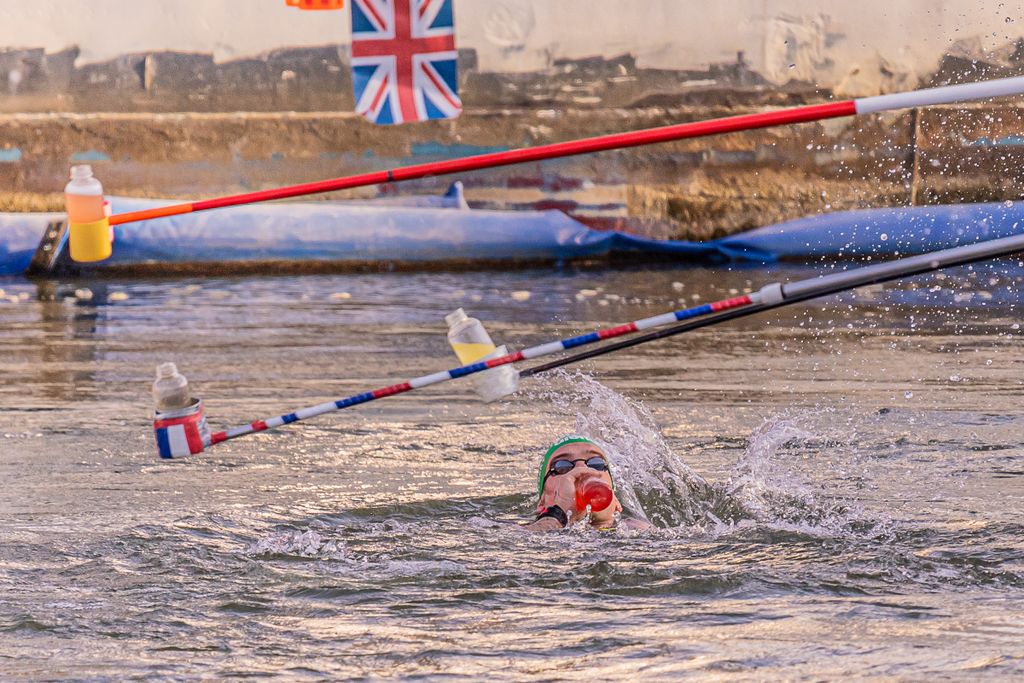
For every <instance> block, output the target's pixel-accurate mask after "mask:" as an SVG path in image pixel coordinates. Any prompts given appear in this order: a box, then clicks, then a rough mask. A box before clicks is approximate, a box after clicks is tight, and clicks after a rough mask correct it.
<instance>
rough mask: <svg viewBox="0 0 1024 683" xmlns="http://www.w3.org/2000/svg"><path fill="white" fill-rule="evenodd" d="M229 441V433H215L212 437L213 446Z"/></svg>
mask: <svg viewBox="0 0 1024 683" xmlns="http://www.w3.org/2000/svg"><path fill="white" fill-rule="evenodd" d="M227 440H228V433H227V432H214V433H213V434H211V435H210V443H211V444H215V443H220V442H221V441H227Z"/></svg>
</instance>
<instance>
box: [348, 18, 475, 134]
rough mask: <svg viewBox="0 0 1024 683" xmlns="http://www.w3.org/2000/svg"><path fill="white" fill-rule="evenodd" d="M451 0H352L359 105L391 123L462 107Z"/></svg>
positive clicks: (442, 115) (445, 114)
mask: <svg viewBox="0 0 1024 683" xmlns="http://www.w3.org/2000/svg"><path fill="white" fill-rule="evenodd" d="M452 4H453V0H352V84H353V87H354V88H355V96H356V111H357V112H359V113H360V114H362V115H363V116H365V117H366V118H367V119H369V120H370V121H373V122H374V123H377V124H382V125H388V124H393V123H404V122H406V121H427V120H430V119H451V118H455V117H456V116H458V115H459V112H461V111H462V101H461V100H459V92H458V83H457V80H456V57H457V53H456V51H455V20H454V14H453V11H452Z"/></svg>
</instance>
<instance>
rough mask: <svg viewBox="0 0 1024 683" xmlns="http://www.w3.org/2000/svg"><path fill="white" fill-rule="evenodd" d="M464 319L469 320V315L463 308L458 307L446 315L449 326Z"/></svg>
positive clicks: (445, 319)
mask: <svg viewBox="0 0 1024 683" xmlns="http://www.w3.org/2000/svg"><path fill="white" fill-rule="evenodd" d="M463 320H469V316H468V315H466V312H465V311H464V310H462V309H461V308H456V309H455V310H454V311H452V312H451V313H449V314H448V315H446V316H445V317H444V321H445V322H446V323H448V327H452V326H453V325H456V324H458V323H461V322H462V321H463Z"/></svg>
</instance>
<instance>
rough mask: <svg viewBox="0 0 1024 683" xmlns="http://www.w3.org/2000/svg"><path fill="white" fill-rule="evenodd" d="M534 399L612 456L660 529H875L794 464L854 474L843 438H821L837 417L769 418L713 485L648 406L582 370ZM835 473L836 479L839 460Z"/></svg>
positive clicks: (549, 383) (623, 493)
mask: <svg viewBox="0 0 1024 683" xmlns="http://www.w3.org/2000/svg"><path fill="white" fill-rule="evenodd" d="M538 397H539V398H543V399H544V400H547V401H550V402H551V403H552V404H553V405H554V407H555V409H556V410H558V411H559V412H562V413H565V414H569V415H575V431H577V432H579V433H582V434H587V435H589V436H591V437H592V438H593V439H594V440H595V441H597V442H598V443H599V444H601V445H602V446H603V447H604V449H605V451H606V453H607V454H608V456H609V458H610V460H611V462H612V467H613V470H614V472H615V480H616V493H617V496H618V497H619V499H620V500H621V501H622V504H623V507H624V508H625V509H626V512H627V514H631V515H635V516H637V517H641V518H643V519H647V520H648V521H650V522H652V523H654V524H655V525H656V526H659V527H663V528H669V529H674V530H676V531H680V532H683V533H694V532H697V533H712V534H721V533H729V532H731V531H733V530H735V529H737V528H740V529H747V528H750V527H751V526H765V527H769V528H773V529H788V530H795V531H801V532H806V533H814V534H827V535H837V534H843V533H846V532H848V531H849V530H851V528H852V527H853V526H855V525H858V524H861V523H862V522H869V523H868V527H871V526H872V523H870V521H869V520H866V519H865V517H864V515H863V512H862V510H861V509H860V507H859V506H857V505H856V504H855V503H851V502H849V501H847V500H844V499H843V497H842V496H840V495H839V493H838V492H837V491H834V490H828V489H827V488H826V484H824V483H822V482H821V481H818V480H814V479H812V478H810V477H809V476H807V475H806V473H804V472H802V471H800V468H798V467H796V466H795V464H794V461H796V462H802V461H803V460H805V459H808V458H813V457H815V456H816V455H818V454H821V453H826V452H827V453H828V454H829V457H830V458H831V459H832V460H836V459H845V460H844V464H843V465H842V467H841V469H842V470H843V471H846V470H849V469H857V467H856V465H858V464H859V463H858V462H857V456H856V453H855V449H852V448H849V449H846V450H845V451H843V450H841V449H838V448H837V445H839V444H840V443H841V441H840V440H837V439H836V438H835V437H824V436H821V435H820V434H818V433H817V431H816V427H817V426H818V425H819V424H821V423H826V424H840V425H843V424H844V421H843V420H837V419H836V415H835V414H834V413H835V411H832V410H827V409H820V410H808V411H802V412H800V413H793V414H783V415H779V416H776V417H773V418H770V419H767V420H765V422H764V423H763V424H762V425H761V426H760V427H759V428H758V429H756V430H755V431H754V432H753V434H751V436H750V440H749V443H748V445H747V448H746V450H745V452H744V454H743V456H742V457H741V458H740V459H739V461H738V462H737V464H736V466H735V467H734V469H733V471H732V474H731V475H730V477H729V478H728V480H727V481H725V482H709V481H708V480H706V479H705V478H704V477H702V476H701V475H700V474H698V473H697V472H695V471H694V470H693V469H692V468H690V467H689V466H688V465H687V464H686V463H684V462H683V461H682V459H681V458H680V457H679V456H678V455H677V454H676V453H675V452H673V450H672V449H671V447H670V446H669V444H668V443H667V442H666V440H665V437H664V436H663V434H662V433H661V431H660V430H659V428H658V425H657V423H656V421H655V419H654V417H653V416H652V415H651V413H650V411H649V410H648V409H647V408H646V407H645V406H644V405H643V404H642V403H640V402H638V401H634V400H631V399H629V398H627V397H625V396H623V395H622V394H619V393H618V392H616V391H614V390H612V389H611V388H609V387H607V386H605V385H603V384H601V383H600V382H598V381H597V380H595V379H593V378H592V377H590V376H588V375H586V374H584V373H582V372H579V371H577V372H574V373H568V372H558V373H554V374H552V375H549V376H548V377H547V378H545V379H544V381H543V384H542V388H541V389H540V391H539V393H538ZM840 428H841V429H842V428H845V429H852V427H850V426H849V425H845V426H841V427H840ZM851 434H852V432H851ZM791 456H796V457H795V458H793V457H791ZM829 466H830V467H829V470H828V473H829V474H830V475H832V474H834V473H835V471H836V469H835V463H834V462H831V461H830V462H829ZM860 474H862V473H858V476H860ZM822 479H823V480H826V479H827V478H824V477H823V478H822Z"/></svg>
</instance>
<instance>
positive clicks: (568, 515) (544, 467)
mask: <svg viewBox="0 0 1024 683" xmlns="http://www.w3.org/2000/svg"><path fill="white" fill-rule="evenodd" d="M592 477H596V478H597V479H600V480H601V481H603V482H604V483H606V484H608V486H611V487H612V490H613V493H612V502H611V504H610V505H609V506H608V507H606V508H605V509H603V510H591V512H590V524H591V526H593V527H595V528H597V529H610V528H613V527H618V528H623V529H635V530H644V529H653V528H654V527H653V525H651V524H650V523H649V522H645V521H643V520H639V519H632V518H629V517H619V518H618V519H617V518H616V516H617V513H619V512H622V504H621V503H620V502H619V499H618V498H617V497H616V496H615V494H614V488H615V484H614V483H613V481H612V474H611V469H610V466H609V464H608V457H607V456H606V455H605V453H604V451H603V450H601V447H600V446H598V445H597V444H596V443H594V442H593V441H591V440H590V439H588V438H586V437H583V436H577V435H570V436H564V437H562V438H561V439H559V440H558V441H556V442H555V443H554V444H552V446H551V448H549V449H548V452H547V453H545V454H544V457H543V458H541V461H540V472H539V476H538V482H537V493H538V495H539V496H540V501H539V502H538V505H537V519H536V520H535V521H533V522H531V523H530V524H526V525H524V526H523V528H524V529H527V530H529V531H555V530H557V529H561V528H563V527H565V526H568V524H569V522H578V521H579V520H581V519H583V518H584V517H585V516H586V510H577V509H576V483H577V482H581V481H583V480H584V479H587V478H592Z"/></svg>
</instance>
